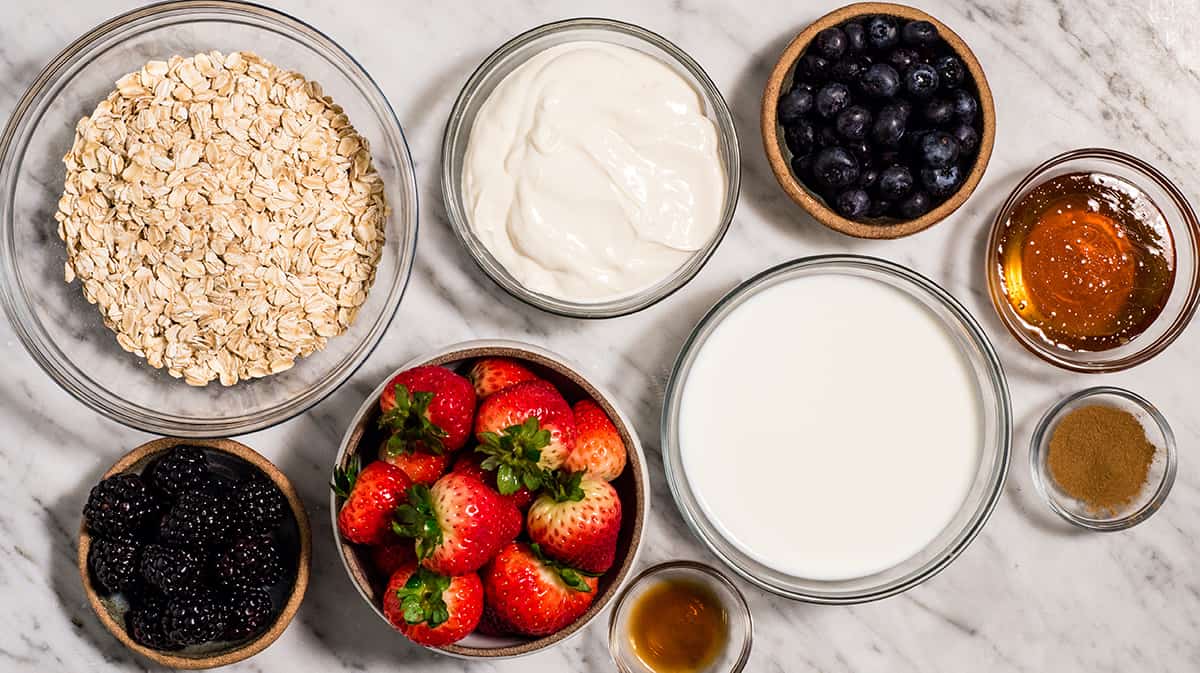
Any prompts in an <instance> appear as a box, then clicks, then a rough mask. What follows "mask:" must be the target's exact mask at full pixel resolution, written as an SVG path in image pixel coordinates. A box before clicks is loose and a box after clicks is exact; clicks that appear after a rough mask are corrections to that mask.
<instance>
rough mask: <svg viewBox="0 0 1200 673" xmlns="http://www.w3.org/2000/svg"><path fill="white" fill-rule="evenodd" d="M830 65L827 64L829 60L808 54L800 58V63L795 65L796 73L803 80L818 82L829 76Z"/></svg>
mask: <svg viewBox="0 0 1200 673" xmlns="http://www.w3.org/2000/svg"><path fill="white" fill-rule="evenodd" d="M830 65H832V64H831V63H830V62H829V59H827V58H823V57H821V56H817V55H816V54H813V53H808V54H805V55H803V56H801V57H800V62H799V63H798V64H797V65H796V71H797V72H799V73H800V74H801V75H802V76H803V77H804V78H805V79H810V80H818V81H819V80H823V79H825V77H826V76H828V75H829V66H830Z"/></svg>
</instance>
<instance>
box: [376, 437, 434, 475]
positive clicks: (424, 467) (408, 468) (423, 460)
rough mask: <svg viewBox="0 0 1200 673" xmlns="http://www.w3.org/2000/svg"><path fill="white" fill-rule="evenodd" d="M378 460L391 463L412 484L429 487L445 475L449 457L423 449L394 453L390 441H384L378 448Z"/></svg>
mask: <svg viewBox="0 0 1200 673" xmlns="http://www.w3.org/2000/svg"><path fill="white" fill-rule="evenodd" d="M379 460H382V461H384V462H387V463H391V464H392V465H395V466H396V467H398V468H400V469H401V470H403V471H404V474H406V475H408V478H409V479H411V480H412V482H413V483H414V484H425V485H426V486H429V485H431V484H432V483H433V482H435V481H437V480H438V477H441V476H442V475H443V474H445V473H446V466H448V465H449V464H450V456H449V455H447V454H444V453H441V454H438V453H430V452H428V451H426V450H425V449H413V450H412V451H396V450H394V445H393V443H392V442H391V441H390V440H385V441H384V442H383V444H381V445H380V446H379Z"/></svg>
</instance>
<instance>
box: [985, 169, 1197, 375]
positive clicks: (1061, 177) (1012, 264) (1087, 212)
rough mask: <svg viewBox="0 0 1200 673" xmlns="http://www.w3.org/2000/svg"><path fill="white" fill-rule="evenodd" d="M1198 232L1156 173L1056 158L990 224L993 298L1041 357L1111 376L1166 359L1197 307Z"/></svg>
mask: <svg viewBox="0 0 1200 673" xmlns="http://www.w3.org/2000/svg"><path fill="white" fill-rule="evenodd" d="M1198 259H1200V222H1198V221H1197V217H1196V214H1195V212H1194V211H1193V210H1192V206H1191V204H1190V203H1189V202H1188V200H1187V198H1186V197H1185V196H1184V195H1183V193H1182V192H1181V191H1180V190H1179V189H1178V188H1177V187H1176V186H1175V184H1174V183H1172V182H1171V181H1170V180H1169V179H1168V178H1167V177H1166V176H1164V175H1163V174H1162V173H1161V172H1159V171H1158V170H1157V169H1156V168H1154V167H1153V166H1151V165H1150V164H1148V163H1146V162H1144V161H1142V160H1140V159H1138V158H1136V157H1133V156H1130V155H1128V154H1124V153H1122V152H1117V151H1115V150H1107V149H1081V150H1074V151H1071V152H1067V153H1065V154H1061V155H1059V156H1057V157H1054V158H1052V159H1050V160H1049V161H1047V162H1045V163H1043V164H1042V165H1040V166H1038V167H1037V168H1035V169H1034V170H1033V171H1032V172H1030V173H1029V175H1027V176H1026V177H1025V178H1024V179H1023V180H1022V181H1021V182H1020V183H1019V184H1018V185H1017V186H1016V188H1015V189H1014V190H1013V192H1012V194H1010V195H1009V197H1008V200H1007V201H1006V202H1005V204H1004V206H1003V207H1001V209H1000V211H999V213H998V214H997V216H996V220H995V222H994V223H993V225H992V231H991V237H990V239H989V243H988V252H987V277H988V289H989V291H990V293H991V298H992V304H993V305H994V306H995V308H996V312H997V313H998V314H999V315H1000V319H1001V321H1002V322H1003V323H1004V325H1005V327H1007V328H1008V330H1009V331H1010V332H1011V333H1012V334H1013V336H1015V337H1016V338H1017V340H1018V341H1019V342H1021V344H1022V345H1024V346H1025V347H1026V348H1028V349H1029V350H1030V351H1032V352H1033V353H1034V354H1035V355H1037V356H1038V357H1041V358H1042V359H1044V360H1047V361H1049V362H1051V363H1053V364H1055V365H1058V366H1059V367H1063V368H1065V369H1070V370H1074V371H1080V372H1111V371H1118V370H1121V369H1126V368H1128V367H1132V366H1134V365H1137V364H1140V363H1142V362H1145V361H1146V360H1149V359H1150V358H1151V357H1154V356H1155V355H1157V354H1158V353H1160V352H1162V351H1163V350H1164V349H1165V348H1166V347H1167V346H1168V345H1170V344H1171V342H1173V341H1174V340H1175V339H1176V338H1177V337H1178V336H1179V334H1180V333H1182V332H1183V329H1184V328H1185V327H1186V326H1187V324H1188V322H1189V321H1190V320H1191V318H1192V316H1193V315H1194V314H1195V311H1196V307H1197V303H1198V301H1200V269H1198V264H1197V260H1198Z"/></svg>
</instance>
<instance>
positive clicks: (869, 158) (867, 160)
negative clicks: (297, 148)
mask: <svg viewBox="0 0 1200 673" xmlns="http://www.w3.org/2000/svg"><path fill="white" fill-rule="evenodd" d="M845 147H846V149H848V150H850V153H851V154H853V155H854V158H855V159H858V168H859V170H863V171H865V170H866V169H868V168H870V167H871V166H874V165H875V158H874V156H873V155H874V152H873V148H872V147H871V143H868V142H867V141H866V140H851V141H850V142H848V143H846V145H845Z"/></svg>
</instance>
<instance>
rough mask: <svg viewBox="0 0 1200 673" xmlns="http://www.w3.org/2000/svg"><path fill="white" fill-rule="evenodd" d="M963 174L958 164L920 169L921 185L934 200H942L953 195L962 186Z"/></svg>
mask: <svg viewBox="0 0 1200 673" xmlns="http://www.w3.org/2000/svg"><path fill="white" fill-rule="evenodd" d="M962 179H963V172H962V169H961V168H959V167H958V164H950V165H949V166H943V167H941V168H922V169H921V184H922V185H924V187H925V190H926V191H928V192H929V194H930V195H931V196H933V197H934V198H938V199H942V198H945V197H947V196H950V195H951V194H953V193H954V190H956V189H958V186H959V185H960V184H962Z"/></svg>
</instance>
